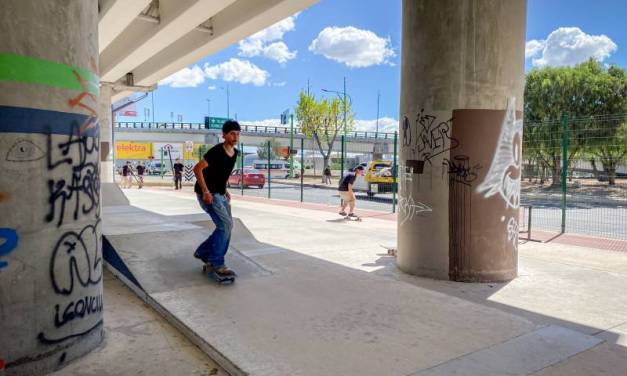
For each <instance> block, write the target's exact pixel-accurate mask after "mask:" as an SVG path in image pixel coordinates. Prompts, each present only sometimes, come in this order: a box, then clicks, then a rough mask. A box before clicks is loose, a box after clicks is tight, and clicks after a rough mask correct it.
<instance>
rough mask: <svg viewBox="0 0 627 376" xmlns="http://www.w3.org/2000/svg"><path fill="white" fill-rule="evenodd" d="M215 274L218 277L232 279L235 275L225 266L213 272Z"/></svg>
mask: <svg viewBox="0 0 627 376" xmlns="http://www.w3.org/2000/svg"><path fill="white" fill-rule="evenodd" d="M215 272H216V274H217V275H219V276H220V277H232V276H234V275H235V272H234V271H232V270H231V269H229V268H227V267H226V266H221V267H219V268H217V269H216V270H215Z"/></svg>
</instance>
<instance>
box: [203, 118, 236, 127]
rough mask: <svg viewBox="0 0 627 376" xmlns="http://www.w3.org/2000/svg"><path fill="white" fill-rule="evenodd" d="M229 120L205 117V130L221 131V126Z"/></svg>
mask: <svg viewBox="0 0 627 376" xmlns="http://www.w3.org/2000/svg"><path fill="white" fill-rule="evenodd" d="M228 120H230V119H227V118H220V117H209V116H205V129H222V124H224V122H226V121H228Z"/></svg>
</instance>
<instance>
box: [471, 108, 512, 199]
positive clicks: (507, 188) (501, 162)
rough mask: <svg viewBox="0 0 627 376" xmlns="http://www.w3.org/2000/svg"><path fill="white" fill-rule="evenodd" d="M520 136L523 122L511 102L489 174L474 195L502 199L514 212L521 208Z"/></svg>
mask: <svg viewBox="0 0 627 376" xmlns="http://www.w3.org/2000/svg"><path fill="white" fill-rule="evenodd" d="M522 133H523V128H522V120H516V99H515V98H511V99H510V100H508V103H507V110H506V111H505V118H504V119H503V125H502V126H501V135H500V136H499V141H498V145H497V147H496V151H495V153H494V159H492V164H491V165H490V170H489V171H488V173H487V174H486V177H485V179H484V180H483V182H481V184H480V185H479V186H478V187H477V192H479V193H484V194H485V196H484V197H485V198H488V197H492V196H493V195H495V194H499V195H501V197H502V198H503V200H505V205H506V207H510V208H514V209H517V208H518V207H520V175H521V170H520V167H521V164H520V163H521V151H522V150H521V145H522Z"/></svg>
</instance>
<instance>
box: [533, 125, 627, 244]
mask: <svg viewBox="0 0 627 376" xmlns="http://www.w3.org/2000/svg"><path fill="white" fill-rule="evenodd" d="M523 134H524V136H523V161H522V166H523V168H522V186H521V190H522V192H521V201H522V204H523V205H524V207H525V208H526V209H525V215H529V213H531V222H530V223H531V224H532V226H533V228H534V229H538V230H541V231H542V230H544V231H548V232H551V233H556V234H558V233H564V232H569V233H575V234H582V235H590V236H598V237H603V238H611V239H621V240H624V239H627V117H626V116H612V115H609V116H607V115H606V116H589V117H577V118H570V117H569V116H568V115H566V114H565V115H563V116H562V118H561V119H559V120H556V121H547V122H542V123H533V124H525V126H524V133H523ZM523 223H527V219H525V220H524V221H523ZM532 237H533V236H532Z"/></svg>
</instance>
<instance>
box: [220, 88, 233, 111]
mask: <svg viewBox="0 0 627 376" xmlns="http://www.w3.org/2000/svg"><path fill="white" fill-rule="evenodd" d="M220 89H222V90H224V91H226V118H227V119H230V118H231V110H230V103H229V101H230V96H231V92H230V89H229V84H226V88H224V87H223V86H220Z"/></svg>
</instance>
